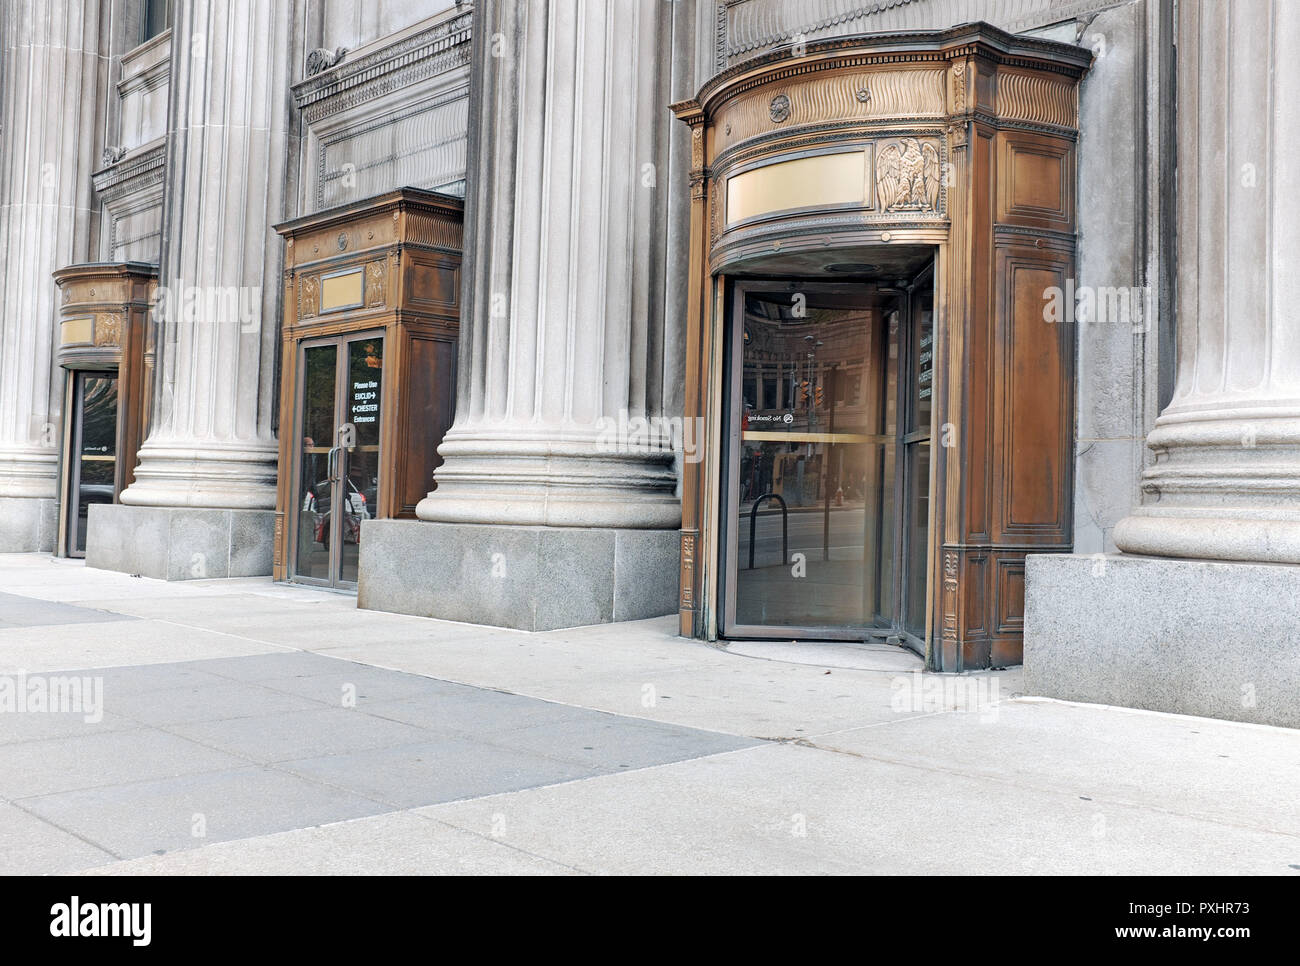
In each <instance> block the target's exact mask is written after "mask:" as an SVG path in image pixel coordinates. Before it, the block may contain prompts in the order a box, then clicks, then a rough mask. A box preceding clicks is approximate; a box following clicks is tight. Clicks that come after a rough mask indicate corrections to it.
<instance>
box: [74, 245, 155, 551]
mask: <svg viewBox="0 0 1300 966" xmlns="http://www.w3.org/2000/svg"><path fill="white" fill-rule="evenodd" d="M157 274H158V270H157V267H156V266H154V265H152V264H149V263H146V262H90V263H85V264H81V265H70V266H68V267H67V268H63V269H60V270H59V271H57V272H55V273H54V283H55V285H57V286H58V289H59V319H58V321H59V328H58V332H59V334H58V362H59V366H60V367H61V368H62V369H63V370H64V371H65V372H66V373H67V377H66V382H65V387H64V397H63V421H62V426H61V427H60V435H61V438H62V440H63V445H62V448H61V451H60V455H59V530H58V539H57V542H56V544H55V549H54V552H55V554H56V555H57V556H60V557H63V556H71V557H84V556H85V548H86V524H87V508H88V507H89V505H90V504H92V503H117V502H119V498H120V496H121V494H122V491H123V490H125V489H126V488H127V487H128V486H130V485H131V483H132V482H133V481H134V480H135V467H136V463H137V462H138V458H137V454H138V452H139V449H140V444H141V443H142V442H143V441H144V438H145V435H146V434H147V433H148V429H149V409H150V404H151V400H152V395H153V368H154V364H153V363H154V345H153V326H152V325H151V324H150V318H149V314H150V309H151V304H152V302H153V300H154V297H155V291H156V289H157ZM50 429H51V430H53V427H50Z"/></svg>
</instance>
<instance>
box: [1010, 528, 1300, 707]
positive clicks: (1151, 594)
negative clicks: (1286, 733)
mask: <svg viewBox="0 0 1300 966" xmlns="http://www.w3.org/2000/svg"><path fill="white" fill-rule="evenodd" d="M1024 681H1025V691H1026V693H1027V694H1033V695H1042V696H1044V697H1051V698H1064V699H1068V700H1071V701H1085V702H1089V703H1094V704H1112V705H1120V706H1124V707H1130V708H1146V709H1149V710H1152V711H1171V712H1174V713H1177V714H1194V715H1204V716H1206V717H1211V718H1226V719H1229V720H1232V721H1250V722H1256V723H1259V724H1270V725H1282V726H1285V727H1290V728H1300V701H1297V700H1296V695H1297V694H1300V566H1295V565H1288V564H1271V563H1229V562H1223V561H1213V560H1171V559H1164V558H1158V557H1138V556H1132V555H1129V554H1105V555H1103V554H1093V555H1090V556H1082V555H1077V554H1033V555H1030V557H1029V558H1028V570H1027V583H1026V595H1025V657H1024Z"/></svg>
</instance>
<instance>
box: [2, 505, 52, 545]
mask: <svg viewBox="0 0 1300 966" xmlns="http://www.w3.org/2000/svg"><path fill="white" fill-rule="evenodd" d="M57 507H58V504H57V502H56V501H55V500H54V499H52V498H49V497H18V496H12V497H11V496H6V497H0V553H47V552H49V551H52V550H53V549H54V541H55V540H56V539H57V536H58V532H59V521H58V509H57Z"/></svg>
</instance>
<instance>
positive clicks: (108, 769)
mask: <svg viewBox="0 0 1300 966" xmlns="http://www.w3.org/2000/svg"><path fill="white" fill-rule="evenodd" d="M244 764H247V762H245V761H243V760H241V759H239V758H237V757H235V756H233V755H229V754H226V753H224V752H221V751H218V750H215V749H213V748H210V747H205V746H204V745H201V744H197V743H195V742H193V741H188V740H186V739H185V738H183V737H180V736H178V735H174V734H165V733H163V732H161V731H156V730H153V729H149V728H130V729H121V730H117V731H104V732H95V733H93V734H85V735H78V736H75V737H63V738H47V739H44V740H41V741H23V742H15V743H12V744H6V745H0V796H3V797H5V798H7V799H9V800H11V801H13V800H18V799H25V798H29V797H33V796H37V795H47V794H50V793H53V792H65V791H73V790H75V789H85V788H96V787H99V786H102V785H121V784H126V783H130V782H137V781H144V780H149V779H154V778H171V777H175V776H178V775H192V774H199V773H202V772H209V771H221V770H223V769H227V768H232V767H237V766H240V765H244Z"/></svg>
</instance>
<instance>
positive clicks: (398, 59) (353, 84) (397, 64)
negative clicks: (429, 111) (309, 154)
mask: <svg viewBox="0 0 1300 966" xmlns="http://www.w3.org/2000/svg"><path fill="white" fill-rule="evenodd" d="M472 19H473V17H472V11H471V10H470V9H469V5H468V4H466V5H464V6H462V7H461V8H460V9H459V10H458V11H457V12H456V13H455V14H454V15H453V16H451V17H449V18H447V19H445V20H441V21H438V22H437V23H434V24H432V25H430V26H429V27H427V28H425V29H424V30H421V31H418V32H417V33H414V34H411V35H410V36H407V37H403V38H401V39H400V40H397V41H395V42H394V43H392V44H389V45H388V46H385V47H383V48H381V49H379V50H376V51H373V52H372V53H368V54H363V55H362V56H360V57H357V58H356V59H355V60H351V61H347V60H345V61H343V62H342V63H338V64H336V65H333V66H329V67H325V68H323V69H322V70H321V72H320V73H318V74H316V75H314V76H311V77H307V78H305V79H304V80H302V81H299V82H298V83H297V84H295V85H294V86H293V97H294V101H295V102H296V103H297V105H298V107H299V109H300V110H302V112H303V117H304V118H305V120H306V121H307V123H308V124H313V123H315V122H317V121H320V120H322V119H323V118H326V117H330V116H331V115H334V114H337V113H339V112H341V111H345V110H348V109H350V108H353V107H356V106H357V105H359V104H364V103H365V102H366V101H370V100H374V99H375V98H378V97H382V96H384V95H385V94H388V93H390V92H392V91H394V90H399V89H400V88H403V87H406V86H409V85H411V84H413V83H415V82H417V81H420V80H423V79H425V78H427V77H432V76H433V75H435V74H440V73H443V72H445V71H448V70H452V69H454V68H456V67H461V66H467V65H468V64H469V58H470V44H469V40H470V29H471V23H472Z"/></svg>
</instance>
